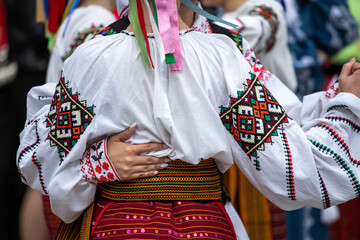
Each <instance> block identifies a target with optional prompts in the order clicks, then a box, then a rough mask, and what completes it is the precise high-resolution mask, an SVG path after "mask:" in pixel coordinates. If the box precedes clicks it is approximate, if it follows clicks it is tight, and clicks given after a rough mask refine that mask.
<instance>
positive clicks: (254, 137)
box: [220, 73, 288, 171]
mask: <svg viewBox="0 0 360 240" xmlns="http://www.w3.org/2000/svg"><path fill="white" fill-rule="evenodd" d="M247 84H248V85H246V86H245V90H244V91H243V92H242V91H241V92H238V96H237V98H231V99H230V107H221V114H220V117H221V120H222V122H223V124H224V126H225V128H226V129H227V130H228V131H229V132H230V133H231V134H232V135H233V137H234V139H235V140H236V141H237V143H238V144H239V146H240V147H241V148H242V149H243V150H244V151H245V152H246V154H247V155H248V156H249V157H250V158H251V156H252V157H255V158H256V159H257V151H264V150H265V143H271V138H272V137H273V136H278V132H277V131H278V130H281V129H282V124H283V123H287V122H288V119H287V116H286V113H285V111H284V109H283V108H282V107H281V106H280V105H279V103H278V102H277V101H276V99H275V98H274V97H273V96H272V95H271V93H270V92H269V91H268V90H267V89H266V88H265V87H264V86H263V85H262V84H261V83H260V81H259V80H258V79H257V78H256V76H255V74H253V73H250V79H248V80H247ZM255 166H256V169H257V170H259V171H260V170H261V168H260V163H259V162H258V160H256V162H255Z"/></svg>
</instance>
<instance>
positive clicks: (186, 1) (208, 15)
mask: <svg viewBox="0 0 360 240" xmlns="http://www.w3.org/2000/svg"><path fill="white" fill-rule="evenodd" d="M181 2H182V3H183V4H184V5H185V6H186V7H188V8H189V9H191V10H192V11H194V12H196V13H197V14H200V15H201V16H204V17H206V18H207V19H210V20H213V21H215V22H219V23H223V24H225V25H228V26H230V27H232V28H237V27H238V26H237V25H236V24H233V23H230V22H228V21H225V20H223V19H221V18H219V17H216V16H214V15H212V14H211V13H208V12H206V11H205V10H204V9H201V8H199V7H198V6H196V5H195V4H194V3H193V2H192V1H191V0H181Z"/></svg>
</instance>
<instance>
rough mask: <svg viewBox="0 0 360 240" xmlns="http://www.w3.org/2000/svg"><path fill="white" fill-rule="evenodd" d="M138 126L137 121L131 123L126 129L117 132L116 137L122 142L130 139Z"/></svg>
mask: <svg viewBox="0 0 360 240" xmlns="http://www.w3.org/2000/svg"><path fill="white" fill-rule="evenodd" d="M136 126H137V124H136V123H133V124H131V126H130V127H128V128H127V129H125V130H124V131H122V132H119V133H117V134H115V136H114V137H115V139H116V140H117V141H121V142H124V141H126V140H128V139H129V138H130V137H131V136H132V135H133V134H134V133H135V130H136Z"/></svg>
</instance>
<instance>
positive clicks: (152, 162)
mask: <svg viewBox="0 0 360 240" xmlns="http://www.w3.org/2000/svg"><path fill="white" fill-rule="evenodd" d="M135 130H136V126H134V127H130V128H128V129H126V130H125V131H123V132H121V133H117V134H114V135H112V136H111V137H109V139H108V141H107V154H108V156H109V158H110V160H111V162H112V163H113V165H114V167H115V169H116V172H117V173H118V175H119V177H120V178H121V179H122V180H130V179H135V178H143V177H151V176H154V175H156V174H157V173H158V170H161V169H163V168H166V167H167V166H168V164H167V163H169V162H170V159H168V158H166V157H162V158H158V157H153V156H142V155H140V154H142V153H147V152H151V151H160V150H164V149H166V147H165V146H164V144H162V143H144V144H134V145H133V144H127V143H125V141H126V140H127V139H129V138H130V137H131V136H132V135H133V134H134V132H135Z"/></svg>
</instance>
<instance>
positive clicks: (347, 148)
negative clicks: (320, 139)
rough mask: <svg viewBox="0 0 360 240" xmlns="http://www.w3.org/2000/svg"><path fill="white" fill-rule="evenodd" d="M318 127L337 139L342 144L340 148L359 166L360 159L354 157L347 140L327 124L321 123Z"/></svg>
mask: <svg viewBox="0 0 360 240" xmlns="http://www.w3.org/2000/svg"><path fill="white" fill-rule="evenodd" d="M316 127H319V128H321V129H323V130H325V131H326V132H327V133H328V134H329V135H330V136H331V137H332V138H333V139H334V141H335V143H336V144H338V145H339V146H340V148H341V149H342V150H343V151H344V152H345V154H346V155H347V156H348V157H349V160H350V162H351V163H352V164H353V165H354V166H356V167H358V166H359V165H360V161H359V160H357V159H355V158H353V157H352V155H351V153H350V149H349V146H348V145H347V144H346V142H345V141H344V140H343V139H342V138H341V137H340V136H339V134H337V133H336V132H335V130H333V129H332V128H331V127H329V126H327V125H325V124H319V125H317V126H316Z"/></svg>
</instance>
